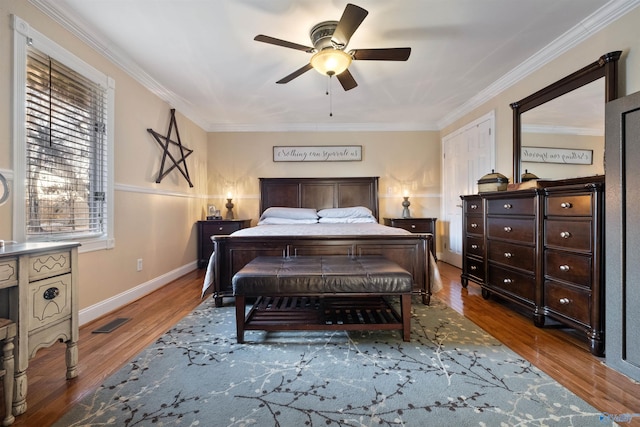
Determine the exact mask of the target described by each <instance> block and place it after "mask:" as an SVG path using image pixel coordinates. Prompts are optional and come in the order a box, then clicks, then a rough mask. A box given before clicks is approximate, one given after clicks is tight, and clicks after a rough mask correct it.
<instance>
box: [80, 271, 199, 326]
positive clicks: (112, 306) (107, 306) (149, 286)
mask: <svg viewBox="0 0 640 427" xmlns="http://www.w3.org/2000/svg"><path fill="white" fill-rule="evenodd" d="M196 268H197V263H196V261H194V262H192V263H189V264H187V265H184V266H182V267H178V268H176V269H175V270H172V271H169V272H167V273H165V274H163V275H161V276H158V277H156V278H153V279H151V280H149V281H147V282H145V283H142V284H140V285H138V286H136V287H134V288H131V289H129V290H128V291H125V292H122V293H120V294H118V295H115V296H113V297H111V298H107V299H106V300H104V301H100V302H99V303H97V304H94V305H92V306H89V307H87V308H84V309H82V310H80V312H79V314H78V322H79V323H80V326H82V325H84V324H85V323H89V322H91V321H93V320H95V319H98V318H99V317H102V316H104V315H105V314H108V313H110V312H112V311H114V310H117V309H118V308H120V307H122V306H124V305H127V304H129V303H131V302H133V301H135V300H137V299H140V298H142V297H143V296H145V295H147V294H150V293H151V292H153V291H155V290H158V289H160V288H161V287H163V286H165V285H166V284H168V283H169V282H172V281H173V280H176V279H178V278H180V277H182V276H184V275H185V274H187V273H189V272H191V271H193V270H195V269H196Z"/></svg>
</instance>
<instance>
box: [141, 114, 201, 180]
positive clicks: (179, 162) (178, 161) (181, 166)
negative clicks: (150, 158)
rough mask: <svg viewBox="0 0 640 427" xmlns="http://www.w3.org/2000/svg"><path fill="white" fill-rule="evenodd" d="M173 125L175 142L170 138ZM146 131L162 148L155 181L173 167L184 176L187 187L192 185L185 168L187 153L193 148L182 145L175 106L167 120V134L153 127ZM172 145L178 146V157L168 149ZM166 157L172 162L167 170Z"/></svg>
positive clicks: (160, 178) (191, 151)
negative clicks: (169, 118) (158, 170)
mask: <svg viewBox="0 0 640 427" xmlns="http://www.w3.org/2000/svg"><path fill="white" fill-rule="evenodd" d="M174 127H175V129H176V139H177V140H178V141H177V142H176V141H174V140H172V139H171V131H172V130H173V128H174ZM147 132H149V133H150V134H151V135H153V137H154V138H155V140H156V141H157V142H158V144H160V147H162V150H163V153H162V162H161V163H160V172H158V178H157V179H156V182H157V183H158V184H159V183H160V181H162V178H164V177H165V176H167V175H168V174H169V172H171V171H172V170H174V169H178V170H179V171H180V173H181V174H182V176H184V179H186V180H187V182H188V183H189V187H193V184H192V183H191V179H190V178H189V170H188V169H187V157H189V155H190V154H191V153H193V150H192V149H190V148H187V147H185V146H184V145H182V141H180V133H179V132H178V123H176V110H175V108H172V109H171V120H170V121H169V130H167V136H164V135H160V134H159V133H158V132H156V131H154V130H153V129H147ZM173 146H177V147H178V150H179V151H180V157H179V158H177V157H178V156H176V157H174V156H173V154H171V151H170V150H169V148H170V147H173ZM167 157H168V158H169V159H170V160H171V162H173V164H172V165H171V166H169V168H168V169H167V170H165V164H166V163H167Z"/></svg>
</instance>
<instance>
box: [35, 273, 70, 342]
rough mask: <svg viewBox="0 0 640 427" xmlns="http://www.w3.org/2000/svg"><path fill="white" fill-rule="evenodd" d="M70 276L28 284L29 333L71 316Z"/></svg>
mask: <svg viewBox="0 0 640 427" xmlns="http://www.w3.org/2000/svg"><path fill="white" fill-rule="evenodd" d="M71 294H72V290H71V274H65V275H62V276H56V277H52V278H49V279H44V280H39V281H37V282H33V283H29V301H30V304H29V312H28V315H27V320H28V323H29V331H32V330H35V329H38V328H39V327H41V326H47V325H50V324H51V323H55V322H56V321H59V320H62V319H64V318H66V317H69V316H71Z"/></svg>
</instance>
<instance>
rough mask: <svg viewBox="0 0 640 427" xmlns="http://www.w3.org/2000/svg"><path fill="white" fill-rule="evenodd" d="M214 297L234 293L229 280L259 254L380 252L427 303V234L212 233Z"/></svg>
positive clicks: (228, 295) (428, 246)
mask: <svg viewBox="0 0 640 427" xmlns="http://www.w3.org/2000/svg"><path fill="white" fill-rule="evenodd" d="M212 240H213V245H214V255H213V259H214V266H213V268H214V270H213V275H214V276H213V282H214V288H213V298H215V301H216V306H221V305H222V299H223V298H224V297H231V296H233V289H232V285H231V280H232V278H233V275H234V274H236V273H237V272H238V271H240V269H242V267H244V266H245V265H246V264H248V263H249V262H250V261H251V260H253V259H254V258H256V257H258V256H277V257H290V256H312V255H345V256H362V255H382V256H384V257H385V258H387V259H389V260H391V261H394V262H396V263H397V264H398V265H400V266H401V267H402V268H404V269H405V270H407V271H409V272H410V273H411V275H412V277H413V293H414V295H420V296H421V297H422V302H423V304H425V305H428V304H429V302H430V300H431V284H430V279H429V278H430V268H431V266H430V263H429V253H430V252H429V249H430V247H431V235H430V234H411V235H397V236H396V235H393V236H296V237H292V236H269V237H257V236H235V237H232V236H213V237H212Z"/></svg>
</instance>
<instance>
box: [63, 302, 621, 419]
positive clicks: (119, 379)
mask: <svg viewBox="0 0 640 427" xmlns="http://www.w3.org/2000/svg"><path fill="white" fill-rule="evenodd" d="M245 339H246V340H247V342H246V343H245V344H237V343H236V340H235V316H234V309H233V307H232V306H225V307H218V308H217V307H215V306H214V304H213V300H212V299H208V300H207V301H205V302H204V303H202V304H201V305H200V306H199V307H198V308H196V310H194V311H193V312H192V313H191V314H190V315H188V316H187V317H185V318H184V319H183V320H181V321H180V322H179V323H178V324H177V325H176V326H175V327H174V328H172V329H171V330H169V331H168V332H167V333H166V334H164V335H163V336H162V337H160V338H159V339H158V340H157V342H155V344H153V345H151V346H150V347H148V348H147V349H146V350H144V351H143V352H142V353H140V354H139V355H138V356H137V357H135V358H134V359H133V360H132V361H131V362H130V363H129V364H128V365H126V366H125V367H124V368H122V369H121V370H120V371H119V372H117V373H116V374H115V375H113V376H112V377H110V378H108V379H107V380H106V381H105V383H104V384H103V385H102V386H101V387H99V388H98V389H97V390H96V391H95V392H94V393H93V394H91V395H89V396H87V397H85V398H84V399H83V400H82V401H81V402H80V403H79V404H77V405H76V406H75V407H74V408H73V409H72V410H71V411H70V412H69V413H67V414H65V415H64V416H63V417H62V418H61V419H60V420H59V421H58V422H57V423H56V424H55V425H56V426H65V427H67V426H97V425H100V426H102V425H114V426H173V425H179V426H254V425H255V426H286V427H288V426H429V425H433V426H472V425H477V426H603V425H607V424H609V425H610V424H611V422H610V421H607V419H606V417H605V418H604V419H603V416H602V413H601V412H599V411H597V410H596V409H594V408H593V407H591V406H589V405H588V404H587V403H585V402H584V401H582V400H581V399H579V398H578V397H577V396H575V395H574V394H573V393H571V392H570V391H568V390H567V389H565V388H563V387H562V386H561V385H559V384H558V383H557V382H556V381H554V380H553V379H552V378H550V377H549V376H548V375H546V374H544V373H543V372H541V371H540V370H538V369H537V368H535V367H534V366H533V365H531V364H530V363H529V362H527V361H526V360H523V359H522V358H521V357H519V356H518V355H517V354H515V353H514V352H512V351H511V350H509V349H508V348H506V347H505V346H504V345H502V344H501V343H500V342H498V341H497V340H496V339H495V338H493V337H492V336H490V335H489V334H487V333H486V332H484V331H483V330H482V329H480V328H479V327H477V326H476V325H475V324H473V323H472V322H470V321H469V320H467V319H465V318H464V317H463V316H461V315H459V314H458V313H456V312H455V311H454V310H452V309H450V308H449V307H447V306H446V305H445V304H444V303H442V302H440V301H439V300H438V299H437V298H432V303H431V306H424V305H422V304H420V303H419V302H418V300H415V301H414V305H413V313H412V332H411V342H403V341H402V339H401V336H400V332H399V331H380V332H349V333H346V332H277V333H276V332H269V333H266V332H261V331H248V332H247V333H246V335H245Z"/></svg>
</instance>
